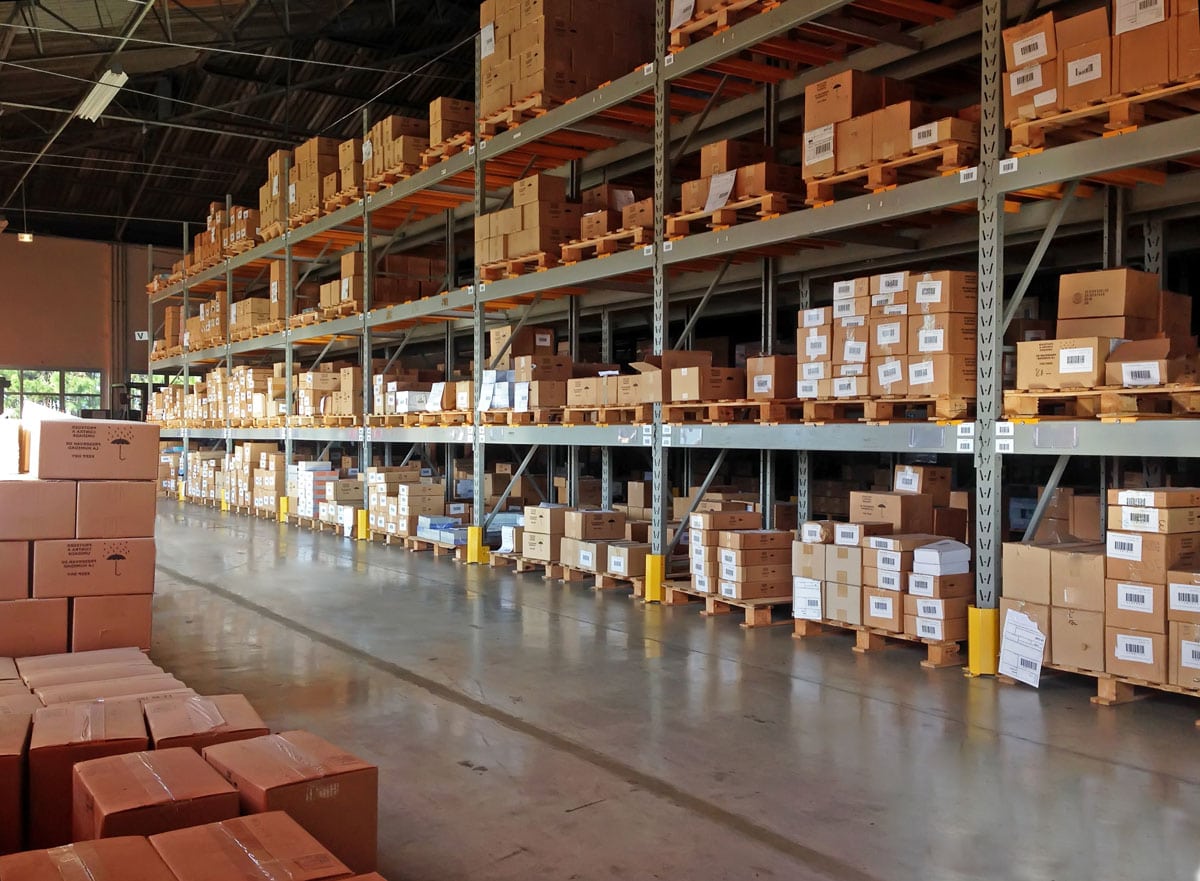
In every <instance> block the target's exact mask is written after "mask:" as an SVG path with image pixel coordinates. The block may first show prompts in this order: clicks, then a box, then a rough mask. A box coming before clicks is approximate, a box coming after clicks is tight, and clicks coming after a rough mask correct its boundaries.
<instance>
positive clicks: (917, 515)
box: [850, 490, 933, 533]
mask: <svg viewBox="0 0 1200 881" xmlns="http://www.w3.org/2000/svg"><path fill="white" fill-rule="evenodd" d="M850 520H851V521H852V522H862V523H871V522H883V523H890V524H892V531H893V532H900V533H906V532H932V531H933V497H932V496H929V495H914V494H912V493H898V492H878V493H876V492H859V491H857V490H856V491H853V492H851V493H850Z"/></svg>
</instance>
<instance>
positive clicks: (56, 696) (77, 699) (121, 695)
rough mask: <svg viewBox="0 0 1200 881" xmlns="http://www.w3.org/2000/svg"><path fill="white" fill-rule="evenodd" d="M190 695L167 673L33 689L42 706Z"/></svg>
mask: <svg viewBox="0 0 1200 881" xmlns="http://www.w3.org/2000/svg"><path fill="white" fill-rule="evenodd" d="M184 693H186V694H191V693H192V690H191V689H190V688H188V687H187V686H186V685H184V684H183V683H182V682H180V681H179V680H178V679H176V678H175V677H174V676H171V675H170V674H167V673H158V674H148V675H145V676H129V677H124V678H120V679H101V680H97V681H95V682H78V683H69V684H65V685H47V686H44V687H42V688H36V689H34V694H36V695H37V696H38V697H39V698H40V699H41V701H42V703H43V704H45V705H46V706H48V707H49V706H52V705H54V704H72V703H81V702H86V701H113V702H123V701H133V700H140V699H142V698H144V697H147V696H150V695H155V696H157V695H163V694H184Z"/></svg>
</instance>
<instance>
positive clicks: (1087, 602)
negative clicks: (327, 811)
mask: <svg viewBox="0 0 1200 881" xmlns="http://www.w3.org/2000/svg"><path fill="white" fill-rule="evenodd" d="M1025 547H1029V546H1028V545H1026V546H1025ZM1007 548H1008V545H1005V549H1006V553H1007ZM1049 551H1050V605H1052V606H1055V607H1061V608H1065V609H1078V610H1080V611H1087V612H1102V611H1104V572H1105V563H1106V559H1105V556H1104V545H1102V544H1093V545H1066V546H1061V547H1051V548H1050V549H1049ZM1006 559H1007V558H1006ZM1020 577H1021V575H1020V573H1019V572H1017V573H1016V574H1014V578H1018V579H1019V578H1020ZM1004 592H1005V593H1006V594H1011V591H1010V590H1009V581H1008V571H1007V569H1006V570H1005V586H1004ZM1018 592H1019V588H1018Z"/></svg>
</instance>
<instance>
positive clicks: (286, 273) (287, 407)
mask: <svg viewBox="0 0 1200 881" xmlns="http://www.w3.org/2000/svg"><path fill="white" fill-rule="evenodd" d="M291 167H292V160H291V153H290V152H289V153H288V154H287V156H286V157H285V158H284V160H283V180H284V182H285V183H286V181H287V179H288V174H289V173H290V172H291ZM295 271H296V267H295V266H294V265H293V263H292V233H291V231H290V230H284V233H283V288H284V289H283V291H282V292H280V295H281V296H282V297H283V362H284V371H285V373H286V374H287V377H286V391H285V393H284V408H283V413H284V419H283V424H284V425H285V426H287V427H286V428H285V429H284V435H283V455H284V458H285V459H286V460H287V464H289V465H291V464H293V463H294V462H295V461H296V442H295V439H294V438H293V436H292V417H293V416H294V415H296V376H295V365H296V349H295V340H294V339H293V337H292V333H293V331H292V315H293V314H294V313H295V311H296V284H295V281H296V280H295V276H294V273H295Z"/></svg>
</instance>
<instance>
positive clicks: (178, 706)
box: [145, 694, 270, 752]
mask: <svg viewBox="0 0 1200 881" xmlns="http://www.w3.org/2000/svg"><path fill="white" fill-rule="evenodd" d="M145 712H146V727H147V728H148V729H149V732H150V743H151V746H152V747H153V748H154V749H156V750H157V749H172V748H174V747H188V748H190V749H193V750H195V751H196V752H202V751H203V750H204V748H205V747H208V746H215V745H216V744H218V743H229V742H230V741H234V740H249V739H251V738H255V737H262V736H264V735H266V734H269V733H270V732H269V730H268V729H267V726H266V725H265V724H264V723H263V720H262V719H261V718H260V717H259V715H258V713H257V712H255V710H254V708H253V707H252V706H250V702H249V701H248V700H246V698H245V697H244V696H242V695H240V694H220V695H213V696H211V697H201V696H199V695H188V696H181V697H173V698H163V699H162V700H156V701H151V702H148V703H147V704H146V705H145Z"/></svg>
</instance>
